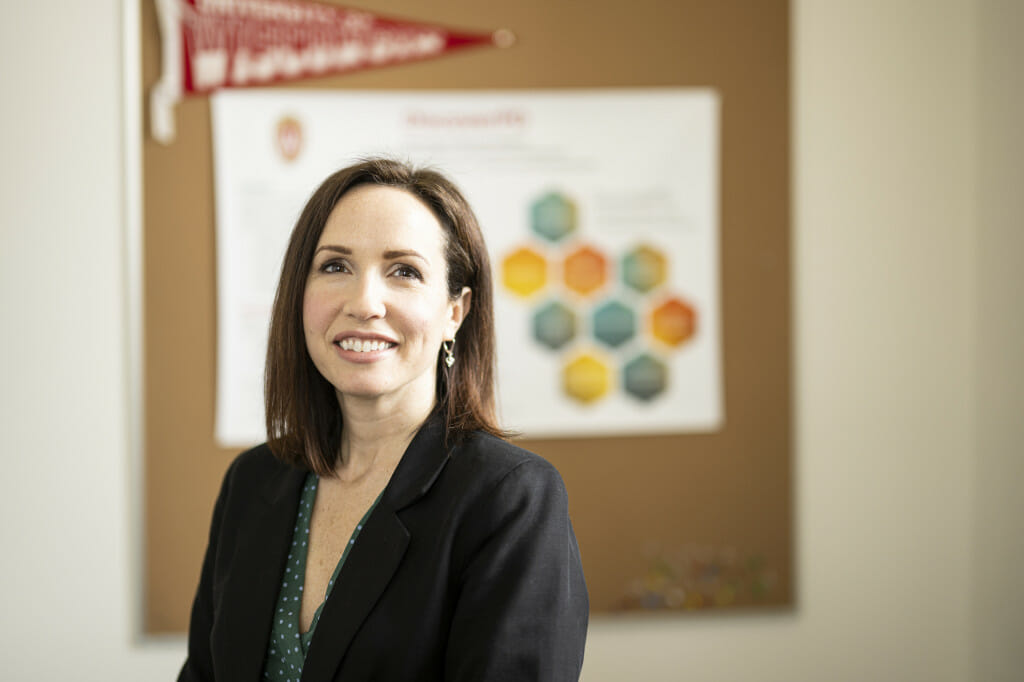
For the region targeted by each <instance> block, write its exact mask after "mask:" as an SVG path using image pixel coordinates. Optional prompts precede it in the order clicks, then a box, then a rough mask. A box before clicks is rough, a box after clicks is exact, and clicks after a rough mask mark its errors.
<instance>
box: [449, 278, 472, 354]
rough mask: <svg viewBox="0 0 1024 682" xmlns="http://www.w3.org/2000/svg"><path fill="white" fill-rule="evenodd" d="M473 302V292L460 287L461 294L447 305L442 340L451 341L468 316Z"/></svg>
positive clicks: (467, 288)
mask: <svg viewBox="0 0 1024 682" xmlns="http://www.w3.org/2000/svg"><path fill="white" fill-rule="evenodd" d="M472 300H473V291H472V290H471V289H470V288H469V287H462V293H460V294H459V295H458V296H456V297H455V298H453V299H451V300H450V301H449V303H448V311H449V314H448V327H447V328H446V329H445V334H444V340H445V341H451V340H452V339H454V338H455V334H456V332H458V331H459V327H461V326H462V321H463V320H465V319H466V315H468V314H469V308H470V305H471V303H472Z"/></svg>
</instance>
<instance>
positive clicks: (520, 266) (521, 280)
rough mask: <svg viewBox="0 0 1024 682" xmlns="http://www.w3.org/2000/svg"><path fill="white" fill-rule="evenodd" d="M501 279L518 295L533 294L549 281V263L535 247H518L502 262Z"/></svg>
mask: <svg viewBox="0 0 1024 682" xmlns="http://www.w3.org/2000/svg"><path fill="white" fill-rule="evenodd" d="M501 281H502V283H503V284H504V285H505V288H506V289H508V290H509V291H511V292H512V293H513V294H516V295H517V296H522V297H524V298H525V297H527V296H531V295H533V294H535V293H537V292H538V291H540V290H541V289H543V288H544V285H545V284H547V281H548V263H547V261H546V260H544V257H543V256H541V255H540V254H539V253H537V252H536V251H534V250H533V249H530V248H527V247H525V246H524V247H521V248H519V249H516V250H515V251H513V252H512V253H510V254H509V255H507V256H505V259H504V260H503V261H502V262H501Z"/></svg>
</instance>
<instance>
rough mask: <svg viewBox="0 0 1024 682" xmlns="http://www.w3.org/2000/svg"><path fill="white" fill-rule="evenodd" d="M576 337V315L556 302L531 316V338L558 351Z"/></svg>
mask: <svg viewBox="0 0 1024 682" xmlns="http://www.w3.org/2000/svg"><path fill="white" fill-rule="evenodd" d="M575 336H576V314H575V313H573V311H572V310H570V309H569V308H568V307H566V306H565V305H563V304H562V303H559V302H558V301H551V302H550V303H548V304H546V305H544V306H542V307H541V308H540V309H539V310H538V311H537V312H536V313H534V315H533V338H535V339H537V341H538V342H539V343H540V344H541V345H543V346H547V347H548V348H550V349H551V350H558V349H559V348H561V347H562V346H564V345H565V344H567V343H569V342H570V341H572V339H573V337H575Z"/></svg>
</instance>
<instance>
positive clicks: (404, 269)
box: [394, 265, 423, 279]
mask: <svg viewBox="0 0 1024 682" xmlns="http://www.w3.org/2000/svg"><path fill="white" fill-rule="evenodd" d="M394 273H395V274H396V275H398V276H399V277H401V278H402V279H423V276H422V275H420V272H419V270H417V269H416V268H414V267H412V266H411V265H398V266H395V270H394Z"/></svg>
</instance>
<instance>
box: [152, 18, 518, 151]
mask: <svg viewBox="0 0 1024 682" xmlns="http://www.w3.org/2000/svg"><path fill="white" fill-rule="evenodd" d="M155 1H156V5H157V10H158V14H159V18H160V32H161V35H162V41H163V76H162V78H161V79H160V82H159V83H158V84H157V85H156V87H155V88H154V89H153V92H152V95H151V97H152V100H151V114H152V129H153V130H152V132H153V135H154V137H156V138H157V139H158V140H160V141H163V142H169V141H170V140H171V139H173V136H174V122H173V106H174V103H175V102H177V100H178V99H179V98H180V97H181V96H182V95H183V94H185V95H188V94H204V93H209V92H212V91H214V90H217V89H220V88H229V87H250V86H256V85H268V84H271V83H280V82H284V81H291V80H298V79H302V78H310V77H314V76H324V75H328V74H335V73H343V72H349V71H358V70H362V69H367V68H372V67H377V66H386V65H389V64H399V63H403V62H413V61H420V60H423V59H431V58H433V57H438V56H440V55H442V54H444V53H446V52H450V51H452V50H457V49H461V48H465V47H473V46H480V45H500V46H507V45H509V44H511V42H512V40H513V38H512V36H511V33H509V32H508V31H505V30H502V31H496V32H494V33H486V34H482V33H463V32H457V31H452V30H450V29H447V28H444V27H441V26H437V25H433V24H424V23H418V22H409V21H399V20H395V19H387V18H383V17H380V16H377V15H374V14H372V13H370V12H366V11H363V10H356V9H348V8H343V7H337V6H334V5H326V4H321V3H318V2H310V1H308V0H155Z"/></svg>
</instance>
